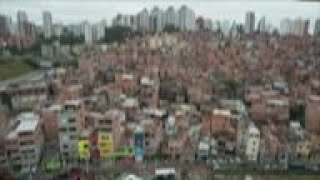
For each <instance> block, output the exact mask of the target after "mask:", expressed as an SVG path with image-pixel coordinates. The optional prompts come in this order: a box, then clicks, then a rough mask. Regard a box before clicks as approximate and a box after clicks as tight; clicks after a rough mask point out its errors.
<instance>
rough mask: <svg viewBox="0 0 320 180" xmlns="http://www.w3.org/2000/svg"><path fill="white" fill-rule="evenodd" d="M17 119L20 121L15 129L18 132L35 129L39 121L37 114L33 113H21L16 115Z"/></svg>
mask: <svg viewBox="0 0 320 180" xmlns="http://www.w3.org/2000/svg"><path fill="white" fill-rule="evenodd" d="M17 119H18V120H19V122H20V123H19V125H18V127H17V128H16V129H15V131H16V132H18V133H19V132H25V131H35V129H36V127H37V125H38V122H39V116H38V115H36V114H34V113H22V114H20V115H19V116H18V118H17Z"/></svg>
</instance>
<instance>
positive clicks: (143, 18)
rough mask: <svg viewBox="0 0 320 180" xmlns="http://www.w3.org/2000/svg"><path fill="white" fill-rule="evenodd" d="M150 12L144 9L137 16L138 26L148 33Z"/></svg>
mask: <svg viewBox="0 0 320 180" xmlns="http://www.w3.org/2000/svg"><path fill="white" fill-rule="evenodd" d="M149 20H150V19H149V12H148V10H147V9H146V8H144V9H143V10H142V11H141V12H139V13H138V15H137V21H138V22H137V26H138V29H139V30H140V31H148V30H149V29H150V28H149V24H150V23H149Z"/></svg>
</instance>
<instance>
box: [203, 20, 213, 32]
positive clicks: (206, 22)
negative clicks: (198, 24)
mask: <svg viewBox="0 0 320 180" xmlns="http://www.w3.org/2000/svg"><path fill="white" fill-rule="evenodd" d="M204 29H206V30H212V20H211V19H209V18H208V19H205V20H204Z"/></svg>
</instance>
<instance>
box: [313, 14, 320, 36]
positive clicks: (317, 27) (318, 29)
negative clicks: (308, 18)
mask: <svg viewBox="0 0 320 180" xmlns="http://www.w3.org/2000/svg"><path fill="white" fill-rule="evenodd" d="M313 34H314V35H315V36H320V18H318V19H317V20H316V21H315V24H314V33H313Z"/></svg>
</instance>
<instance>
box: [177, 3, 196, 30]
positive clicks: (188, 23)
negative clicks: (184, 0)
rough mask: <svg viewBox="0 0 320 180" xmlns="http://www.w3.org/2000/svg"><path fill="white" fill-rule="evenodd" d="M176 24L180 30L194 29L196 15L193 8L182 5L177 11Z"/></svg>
mask: <svg viewBox="0 0 320 180" xmlns="http://www.w3.org/2000/svg"><path fill="white" fill-rule="evenodd" d="M178 25H179V28H180V30H181V31H194V30H195V29H196V15H195V13H194V11H193V10H191V9H189V8H188V7H187V6H185V5H183V6H181V8H180V9H179V11H178Z"/></svg>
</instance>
